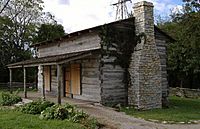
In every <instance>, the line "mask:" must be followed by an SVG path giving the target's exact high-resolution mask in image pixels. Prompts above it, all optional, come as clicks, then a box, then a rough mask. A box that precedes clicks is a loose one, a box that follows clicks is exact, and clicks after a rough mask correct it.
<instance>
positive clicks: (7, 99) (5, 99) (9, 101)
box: [0, 92, 22, 106]
mask: <svg viewBox="0 0 200 129" xmlns="http://www.w3.org/2000/svg"><path fill="white" fill-rule="evenodd" d="M1 99H2V100H1V102H0V104H1V105H3V106H11V105H13V104H16V103H18V102H21V101H22V98H21V97H19V96H17V92H16V93H13V94H11V93H7V92H2V93H1Z"/></svg>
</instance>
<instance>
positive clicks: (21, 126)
mask: <svg viewBox="0 0 200 129" xmlns="http://www.w3.org/2000/svg"><path fill="white" fill-rule="evenodd" d="M0 129H83V126H82V125H80V124H77V123H72V122H69V121H66V120H64V121H61V120H48V121H47V120H41V119H39V116H37V115H29V114H23V113H21V112H17V111H13V110H9V109H0Z"/></svg>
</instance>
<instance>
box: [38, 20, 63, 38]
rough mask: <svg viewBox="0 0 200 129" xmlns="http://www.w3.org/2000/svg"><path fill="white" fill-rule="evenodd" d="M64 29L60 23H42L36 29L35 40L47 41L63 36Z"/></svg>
mask: <svg viewBox="0 0 200 129" xmlns="http://www.w3.org/2000/svg"><path fill="white" fill-rule="evenodd" d="M64 35H65V31H64V28H63V26H62V25H60V24H42V25H41V26H40V27H39V29H38V31H37V37H36V39H35V40H36V41H35V42H42V41H49V40H53V39H56V38H60V37H63V36H64Z"/></svg>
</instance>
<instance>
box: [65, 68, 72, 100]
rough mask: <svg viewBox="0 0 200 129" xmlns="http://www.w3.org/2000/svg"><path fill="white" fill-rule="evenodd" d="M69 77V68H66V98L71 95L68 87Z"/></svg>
mask: <svg viewBox="0 0 200 129" xmlns="http://www.w3.org/2000/svg"><path fill="white" fill-rule="evenodd" d="M70 78H71V75H70V68H69V67H66V68H65V95H66V96H70V94H71V90H70V89H71V88H70V87H71V86H70V83H71V82H70V81H71V79H70Z"/></svg>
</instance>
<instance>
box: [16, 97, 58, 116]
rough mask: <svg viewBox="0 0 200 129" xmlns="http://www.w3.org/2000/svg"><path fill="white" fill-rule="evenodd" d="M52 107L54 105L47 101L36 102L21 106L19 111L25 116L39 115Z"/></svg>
mask: <svg viewBox="0 0 200 129" xmlns="http://www.w3.org/2000/svg"><path fill="white" fill-rule="evenodd" d="M53 105H54V103H52V102H49V101H43V100H37V101H34V102H31V103H28V104H25V105H23V106H21V107H20V108H19V110H20V111H21V112H23V113H27V114H40V113H41V112H42V111H43V110H45V109H46V108H48V107H51V106H53Z"/></svg>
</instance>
